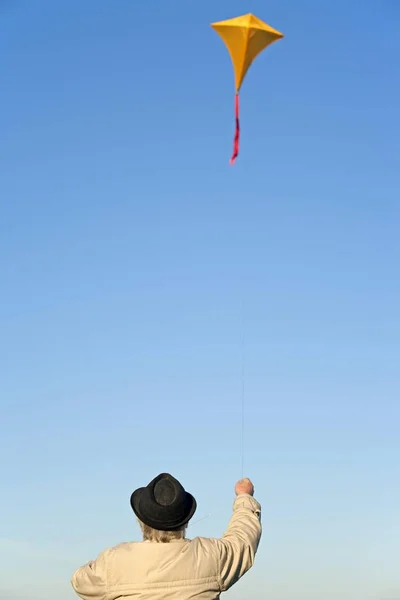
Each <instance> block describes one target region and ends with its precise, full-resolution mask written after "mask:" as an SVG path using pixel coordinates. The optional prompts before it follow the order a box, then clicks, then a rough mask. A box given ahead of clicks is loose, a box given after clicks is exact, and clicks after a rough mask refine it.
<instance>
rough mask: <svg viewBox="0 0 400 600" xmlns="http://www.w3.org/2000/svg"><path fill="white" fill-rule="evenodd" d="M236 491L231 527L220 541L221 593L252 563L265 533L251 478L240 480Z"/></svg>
mask: <svg viewBox="0 0 400 600" xmlns="http://www.w3.org/2000/svg"><path fill="white" fill-rule="evenodd" d="M235 493H236V499H235V502H234V504H233V514H232V517H231V519H230V521H229V525H228V528H227V530H226V531H225V533H224V535H223V536H222V538H221V539H219V540H218V542H217V546H218V553H219V563H220V569H219V570H220V588H221V591H222V592H224V591H226V590H228V589H229V588H230V587H232V585H233V584H234V583H236V582H237V581H238V580H239V579H240V578H241V577H242V576H243V575H244V574H245V573H246V572H247V571H248V570H249V569H250V568H251V567H252V566H253V564H254V560H255V555H256V552H257V549H258V545H259V542H260V539H261V532H262V528H261V506H260V504H259V503H258V502H257V500H255V498H254V497H253V494H254V486H253V484H252V483H251V481H250V480H249V479H242V480H241V481H239V482H238V483H237V484H236V487H235Z"/></svg>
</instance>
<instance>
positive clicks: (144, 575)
mask: <svg viewBox="0 0 400 600" xmlns="http://www.w3.org/2000/svg"><path fill="white" fill-rule="evenodd" d="M235 493H236V498H235V501H234V504H233V514H232V516H231V519H230V522H229V525H228V528H227V530H226V531H225V533H224V535H223V536H222V537H221V538H220V539H214V538H202V537H197V538H194V539H193V540H190V539H187V538H186V536H185V533H186V528H187V525H188V523H189V521H190V519H191V518H192V517H193V515H194V513H195V511H196V500H195V498H194V497H193V496H192V495H191V494H190V493H188V492H187V491H185V489H184V488H183V486H182V485H181V483H180V482H179V481H178V480H177V479H175V478H174V477H172V475H169V474H168V473H161V474H160V475H158V476H157V477H155V479H153V480H152V481H151V482H150V483H149V484H148V485H147V486H146V487H142V488H139V489H137V490H135V491H134V492H133V494H132V496H131V507H132V509H133V512H134V513H135V515H136V517H137V519H138V521H139V525H140V527H141V530H142V534H143V541H142V542H129V543H124V544H120V545H118V546H116V547H114V548H110V549H107V550H105V551H104V552H102V553H101V554H100V555H99V556H98V558H97V559H96V560H95V561H92V562H90V563H88V564H87V565H84V566H83V567H80V568H79V569H78V570H77V571H76V572H75V573H74V575H73V577H72V580H71V583H72V586H73V588H74V590H75V592H76V593H77V594H78V595H79V596H80V597H81V598H83V600H117V599H125V600H133V599H138V600H140V599H146V600H151V599H154V600H161V599H162V600H168V599H170V600H175V599H180V600H189V599H192V598H196V600H215V599H218V598H219V596H220V593H221V592H225V591H226V590H228V589H229V588H230V587H232V585H234V584H235V583H236V582H237V581H238V580H239V579H240V578H241V577H242V576H243V575H244V574H245V573H246V572H247V571H248V570H249V569H250V568H251V567H252V566H253V564H254V558H255V554H256V552H257V549H258V544H259V542H260V538H261V507H260V504H259V503H258V502H257V501H256V500H255V499H254V497H253V494H254V487H253V484H252V483H251V481H250V480H249V479H242V480H241V481H239V482H238V483H237V484H236V486H235Z"/></svg>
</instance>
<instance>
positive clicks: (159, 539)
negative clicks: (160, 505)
mask: <svg viewBox="0 0 400 600" xmlns="http://www.w3.org/2000/svg"><path fill="white" fill-rule="evenodd" d="M138 522H139V525H140V529H141V530H142V534H143V541H144V542H156V543H157V544H168V543H169V542H172V541H174V540H184V539H185V535H186V529H187V523H186V525H183V526H182V527H180V528H179V529H177V530H175V531H161V530H160V529H153V527H150V526H149V525H146V524H145V523H142V521H140V519H138Z"/></svg>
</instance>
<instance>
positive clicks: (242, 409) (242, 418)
mask: <svg viewBox="0 0 400 600" xmlns="http://www.w3.org/2000/svg"><path fill="white" fill-rule="evenodd" d="M244 350H245V337H244V301H243V302H242V340H241V358H242V390H241V392H242V393H241V400H242V406H241V427H242V432H241V439H242V456H241V461H242V478H243V477H244V399H245V385H244V383H245V382H244V380H245V354H244Z"/></svg>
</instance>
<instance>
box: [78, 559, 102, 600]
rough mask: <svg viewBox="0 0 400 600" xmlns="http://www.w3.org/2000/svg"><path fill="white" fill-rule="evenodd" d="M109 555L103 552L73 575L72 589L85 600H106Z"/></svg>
mask: <svg viewBox="0 0 400 600" xmlns="http://www.w3.org/2000/svg"><path fill="white" fill-rule="evenodd" d="M107 555H108V553H107V551H105V552H102V553H101V554H100V555H99V556H98V557H97V559H96V560H92V561H91V562H89V563H87V564H86V565H83V567H80V568H79V569H77V570H76V571H75V573H74V574H73V575H72V578H71V584H72V587H73V588H74V590H75V592H76V593H77V594H78V596H80V597H81V598H82V599H83V600H106V598H107Z"/></svg>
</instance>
